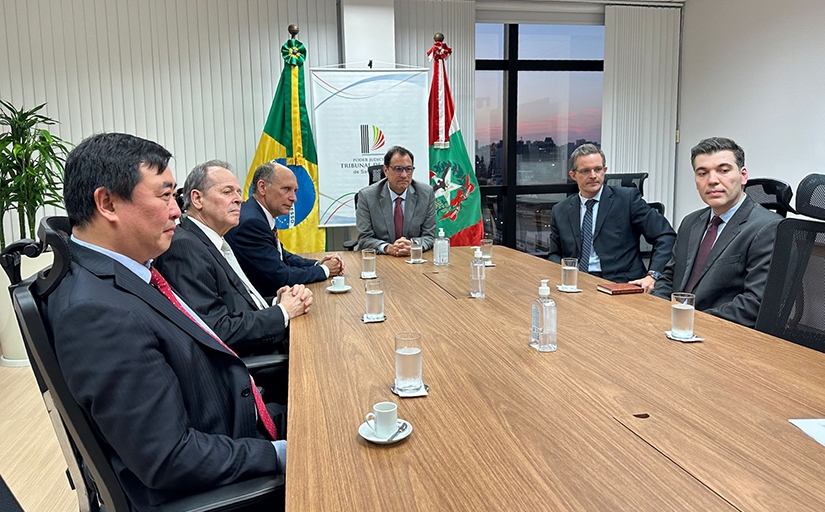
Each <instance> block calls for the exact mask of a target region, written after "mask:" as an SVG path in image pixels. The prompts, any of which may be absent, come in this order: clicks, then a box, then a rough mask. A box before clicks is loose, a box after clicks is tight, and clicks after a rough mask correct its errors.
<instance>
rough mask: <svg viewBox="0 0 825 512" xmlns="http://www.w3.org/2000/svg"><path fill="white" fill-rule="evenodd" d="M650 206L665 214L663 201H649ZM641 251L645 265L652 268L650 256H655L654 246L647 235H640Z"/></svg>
mask: <svg viewBox="0 0 825 512" xmlns="http://www.w3.org/2000/svg"><path fill="white" fill-rule="evenodd" d="M647 204H648V206H650V207H651V208H653V209H654V210H656V211H657V212H659V215H664V214H665V205H664V204H663V203H658V202H654V203H647ZM639 252H641V253H642V260H644V262H645V266H646V267H647V268H648V269H649V268H650V258H651V257H652V256H653V246H652V245H650V244H649V243H647V240H645V237H643V236H641V237H639Z"/></svg>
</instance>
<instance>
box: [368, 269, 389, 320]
mask: <svg viewBox="0 0 825 512" xmlns="http://www.w3.org/2000/svg"><path fill="white" fill-rule="evenodd" d="M382 285H383V283H382V282H381V280H380V279H376V280H374V281H367V282H366V283H364V288H365V289H366V291H367V294H366V295H367V313H366V315H364V320H367V321H378V320H383V319H384V288H383V286H382Z"/></svg>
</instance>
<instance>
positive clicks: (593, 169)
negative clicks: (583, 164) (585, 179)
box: [574, 167, 604, 176]
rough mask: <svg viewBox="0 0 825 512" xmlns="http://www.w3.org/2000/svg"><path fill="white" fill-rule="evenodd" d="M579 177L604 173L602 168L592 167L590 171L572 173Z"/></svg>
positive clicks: (581, 170) (577, 170)
mask: <svg viewBox="0 0 825 512" xmlns="http://www.w3.org/2000/svg"><path fill="white" fill-rule="evenodd" d="M574 172H575V173H576V174H578V175H579V176H587V175H589V174H591V173H594V172H595V173H596V174H601V173H603V172H604V167H594V168H592V169H576V170H575V171H574Z"/></svg>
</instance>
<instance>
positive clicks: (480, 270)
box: [470, 247, 485, 299]
mask: <svg viewBox="0 0 825 512" xmlns="http://www.w3.org/2000/svg"><path fill="white" fill-rule="evenodd" d="M484 272H485V268H484V259H483V258H482V257H481V247H476V248H475V253H474V254H473V261H472V262H470V297H473V298H476V299H483V298H484V276H485V274H484Z"/></svg>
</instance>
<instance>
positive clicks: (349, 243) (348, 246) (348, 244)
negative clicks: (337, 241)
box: [343, 240, 358, 251]
mask: <svg viewBox="0 0 825 512" xmlns="http://www.w3.org/2000/svg"><path fill="white" fill-rule="evenodd" d="M343 245H344V249H345V250H347V251H353V250H355V246H356V245H358V240H346V241H345V242H344V244H343Z"/></svg>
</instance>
